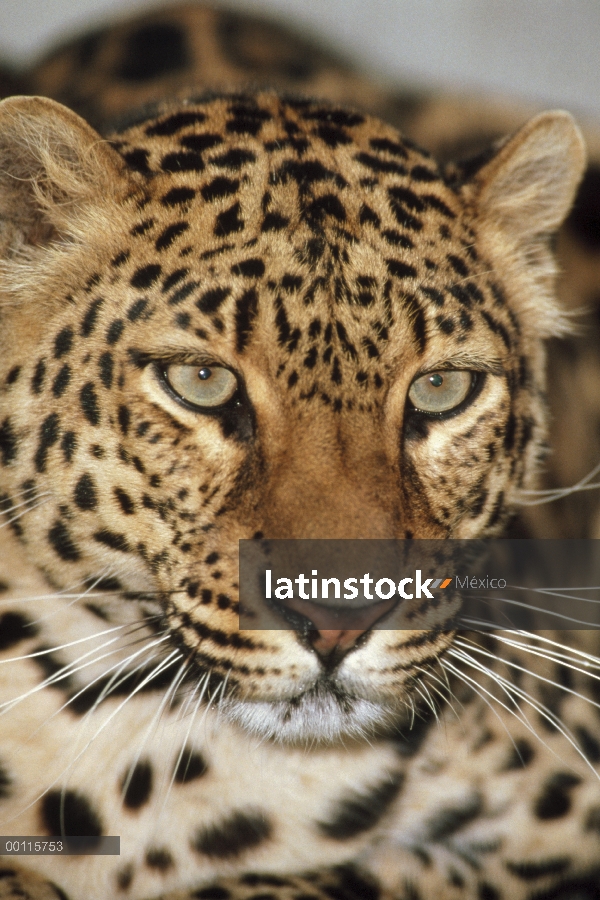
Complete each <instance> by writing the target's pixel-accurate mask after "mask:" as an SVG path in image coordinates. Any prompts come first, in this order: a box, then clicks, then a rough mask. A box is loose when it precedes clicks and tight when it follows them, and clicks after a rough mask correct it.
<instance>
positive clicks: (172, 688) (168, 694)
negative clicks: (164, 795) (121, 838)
mask: <svg viewBox="0 0 600 900" xmlns="http://www.w3.org/2000/svg"><path fill="white" fill-rule="evenodd" d="M188 667H189V660H187V659H186V660H184V662H183V663H182V664H181V666H180V667H179V669H178V670H177V672H176V673H175V675H174V676H173V678H172V680H171V684H170V685H169V687H168V688H167V690H166V691H165V692H164V694H163V696H162V698H161V700H160V703H159V705H158V707H157V709H156V710H155V712H154V715H153V716H152V718H151V720H150V722H149V723H148V725H147V727H146V730H145V733H144V735H143V736H142V738H141V740H140V741H139V742H138V749H137V751H136V753H135V756H134V758H133V761H132V763H131V765H130V767H129V770H128V772H127V777H126V778H125V780H124V782H123V785H122V788H121V800H122V801H123V802H124V800H125V796H126V794H127V791H128V789H129V785H130V784H131V779H132V777H133V773H134V771H135V769H136V767H137V764H138V763H139V761H140V758H141V755H142V752H143V750H144V747H145V746H146V744H147V742H148V740H149V738H150V735H151V734H152V733H153V731H155V730H156V728H157V726H158V723H159V721H160V718H161V716H162V713H163V712H164V710H165V708H166V707H167V705H168V704H169V703H170V702H172V699H173V696H174V695H175V693H176V691H177V688H178V686H179V685H180V684H181V682H182V680H183V678H184V677H185V674H186V672H187V670H188Z"/></svg>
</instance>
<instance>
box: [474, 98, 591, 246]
mask: <svg viewBox="0 0 600 900" xmlns="http://www.w3.org/2000/svg"><path fill="white" fill-rule="evenodd" d="M585 157H586V153H585V144H584V142H583V138H582V136H581V132H580V131H579V128H578V127H577V125H576V124H575V122H574V120H573V118H572V116H571V115H569V113H567V112H563V111H561V110H558V111H554V112H545V113H541V114H540V115H539V116H536V117H535V118H533V119H531V120H530V121H529V122H528V123H527V124H526V125H525V126H524V127H523V128H521V129H520V131H518V132H517V133H516V134H515V135H514V136H513V137H512V138H510V139H509V140H508V141H507V142H506V143H505V144H504V145H503V146H502V147H501V149H500V150H499V151H498V152H497V153H496V155H495V156H494V157H493V158H492V160H491V161H490V162H488V163H487V165H485V166H484V167H483V168H482V169H480V170H479V172H478V173H477V175H476V176H475V178H474V185H475V189H476V193H477V194H478V197H477V206H478V210H479V213H480V215H481V216H482V217H485V218H486V219H487V220H488V221H490V222H491V223H493V224H494V225H495V226H496V227H498V228H500V229H501V231H503V232H504V233H505V234H509V235H512V237H513V238H514V239H515V240H516V241H523V240H524V241H525V242H526V243H531V242H534V243H535V242H536V240H539V239H540V238H545V237H547V236H548V235H549V234H552V233H553V232H554V231H556V229H557V228H558V227H559V225H561V223H562V222H563V220H564V219H565V217H566V215H567V213H568V212H569V209H570V208H571V205H572V203H573V200H574V198H575V192H576V190H577V186H578V184H579V182H580V180H581V177H582V175H583V171H584V167H585Z"/></svg>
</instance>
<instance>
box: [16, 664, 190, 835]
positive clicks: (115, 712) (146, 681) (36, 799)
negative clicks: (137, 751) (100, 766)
mask: <svg viewBox="0 0 600 900" xmlns="http://www.w3.org/2000/svg"><path fill="white" fill-rule="evenodd" d="M180 658H181V653H180V652H179V651H177V650H174V651H173V652H172V653H171V654H170V655H169V656H168V657H167V658H166V659H165V660H163V661H161V662H160V663H159V664H158V665H157V666H156V667H155V668H154V669H153V671H152V672H150V673H149V674H148V675H147V676H146V677H145V678H144V679H143V680H142V681H141V682H140V684H138V685H136V687H135V688H134V690H133V691H132V692H131V693H130V694H129V695H128V696H127V697H125V698H124V699H123V700H122V702H121V703H120V704H119V705H118V706H117V707H116V709H114V710H113V711H112V712H111V713H110V715H109V716H108V717H107V718H106V719H105V720H104V722H102V724H101V725H100V727H99V728H98V729H97V731H96V733H95V734H94V735H92V737H91V738H90V739H89V740H88V741H87V743H86V745H85V746H84V747H83V748H82V749H81V750H80V751H79V753H78V754H77V755H76V756H75V758H74V759H72V760H71V762H70V763H69V765H68V766H66V767H65V768H64V769H63V770H62V772H60V773H59V774H58V775H57V776H56V778H55V779H54V780H53V781H52V782H51V783H50V784H48V785H47V786H46V787H45V788H44V790H43V791H41V792H40V793H39V794H38V795H37V796H36V797H34V798H33V799H32V800H31V801H30V802H29V803H28V804H27V806H24V807H21V808H20V809H18V810H17V811H16V812H15V813H14V815H13V816H11V817H10V818H8V819H5V820H4V822H5V823H6V824H8V823H9V822H12V821H13V819H15V818H17V817H18V816H20V815H22V814H23V813H24V812H27V810H29V809H31V807H32V806H35V804H36V803H39V801H40V800H41V799H42V797H45V795H46V794H47V793H48V792H49V791H50V790H51V789H52V788H53V787H54V786H55V785H56V784H57V783H58V782H59V781H60V780H61V779H62V778H63V777H64V776H65V775H66V774H67V773H69V772H71V771H72V769H73V767H74V765H75V763H77V762H78V760H79V759H81V757H82V756H83V754H84V753H85V752H86V751H87V750H88V749H89V747H90V746H91V745H92V744H93V742H94V741H95V740H97V738H98V737H99V736H100V734H101V733H102V732H103V731H104V729H105V728H107V727H108V726H109V725H110V724H111V722H112V721H113V719H114V718H115V717H116V716H117V715H118V714H119V713H120V712H121V710H122V709H123V708H124V706H125V705H126V704H127V703H128V702H129V701H130V700H131V699H132V698H133V697H135V696H136V694H138V693H139V692H140V691H142V690H143V689H144V688H145V687H146V685H147V684H149V683H150V682H151V681H152V679H154V678H156V677H157V676H158V675H159V674H161V672H163V671H164V670H165V669H166V668H168V667H169V666H171V665H173V664H174V663H175V662H176V661H177V659H180ZM63 790H64V788H63Z"/></svg>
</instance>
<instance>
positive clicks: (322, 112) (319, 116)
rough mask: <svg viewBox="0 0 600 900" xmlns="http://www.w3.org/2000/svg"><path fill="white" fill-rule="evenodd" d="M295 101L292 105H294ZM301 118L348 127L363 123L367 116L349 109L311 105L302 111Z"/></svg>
mask: <svg viewBox="0 0 600 900" xmlns="http://www.w3.org/2000/svg"><path fill="white" fill-rule="evenodd" d="M294 105H295V104H294V102H293V101H292V102H291V103H290V106H294ZM300 118H302V119H305V120H306V121H309V122H329V123H331V124H332V125H340V126H344V127H346V128H353V127H355V126H357V125H362V124H363V122H364V121H365V117H364V116H362V115H361V114H360V113H357V112H352V111H350V110H347V109H339V108H338V109H332V108H329V107H326V106H325V107H316V108H314V107H311V108H309V109H305V110H303V111H302V112H301V113H300Z"/></svg>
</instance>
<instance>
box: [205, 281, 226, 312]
mask: <svg viewBox="0 0 600 900" xmlns="http://www.w3.org/2000/svg"><path fill="white" fill-rule="evenodd" d="M230 293H231V288H228V287H218V288H212V289H211V290H209V291H205V292H204V294H202V296H201V297H199V299H198V300H197V301H196V306H197V307H198V309H199V310H200V312H203V313H213V312H216V311H217V310H218V309H219V307H220V306H221V304H222V303H223V301H224V300H226V299H227V297H229V295H230Z"/></svg>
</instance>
